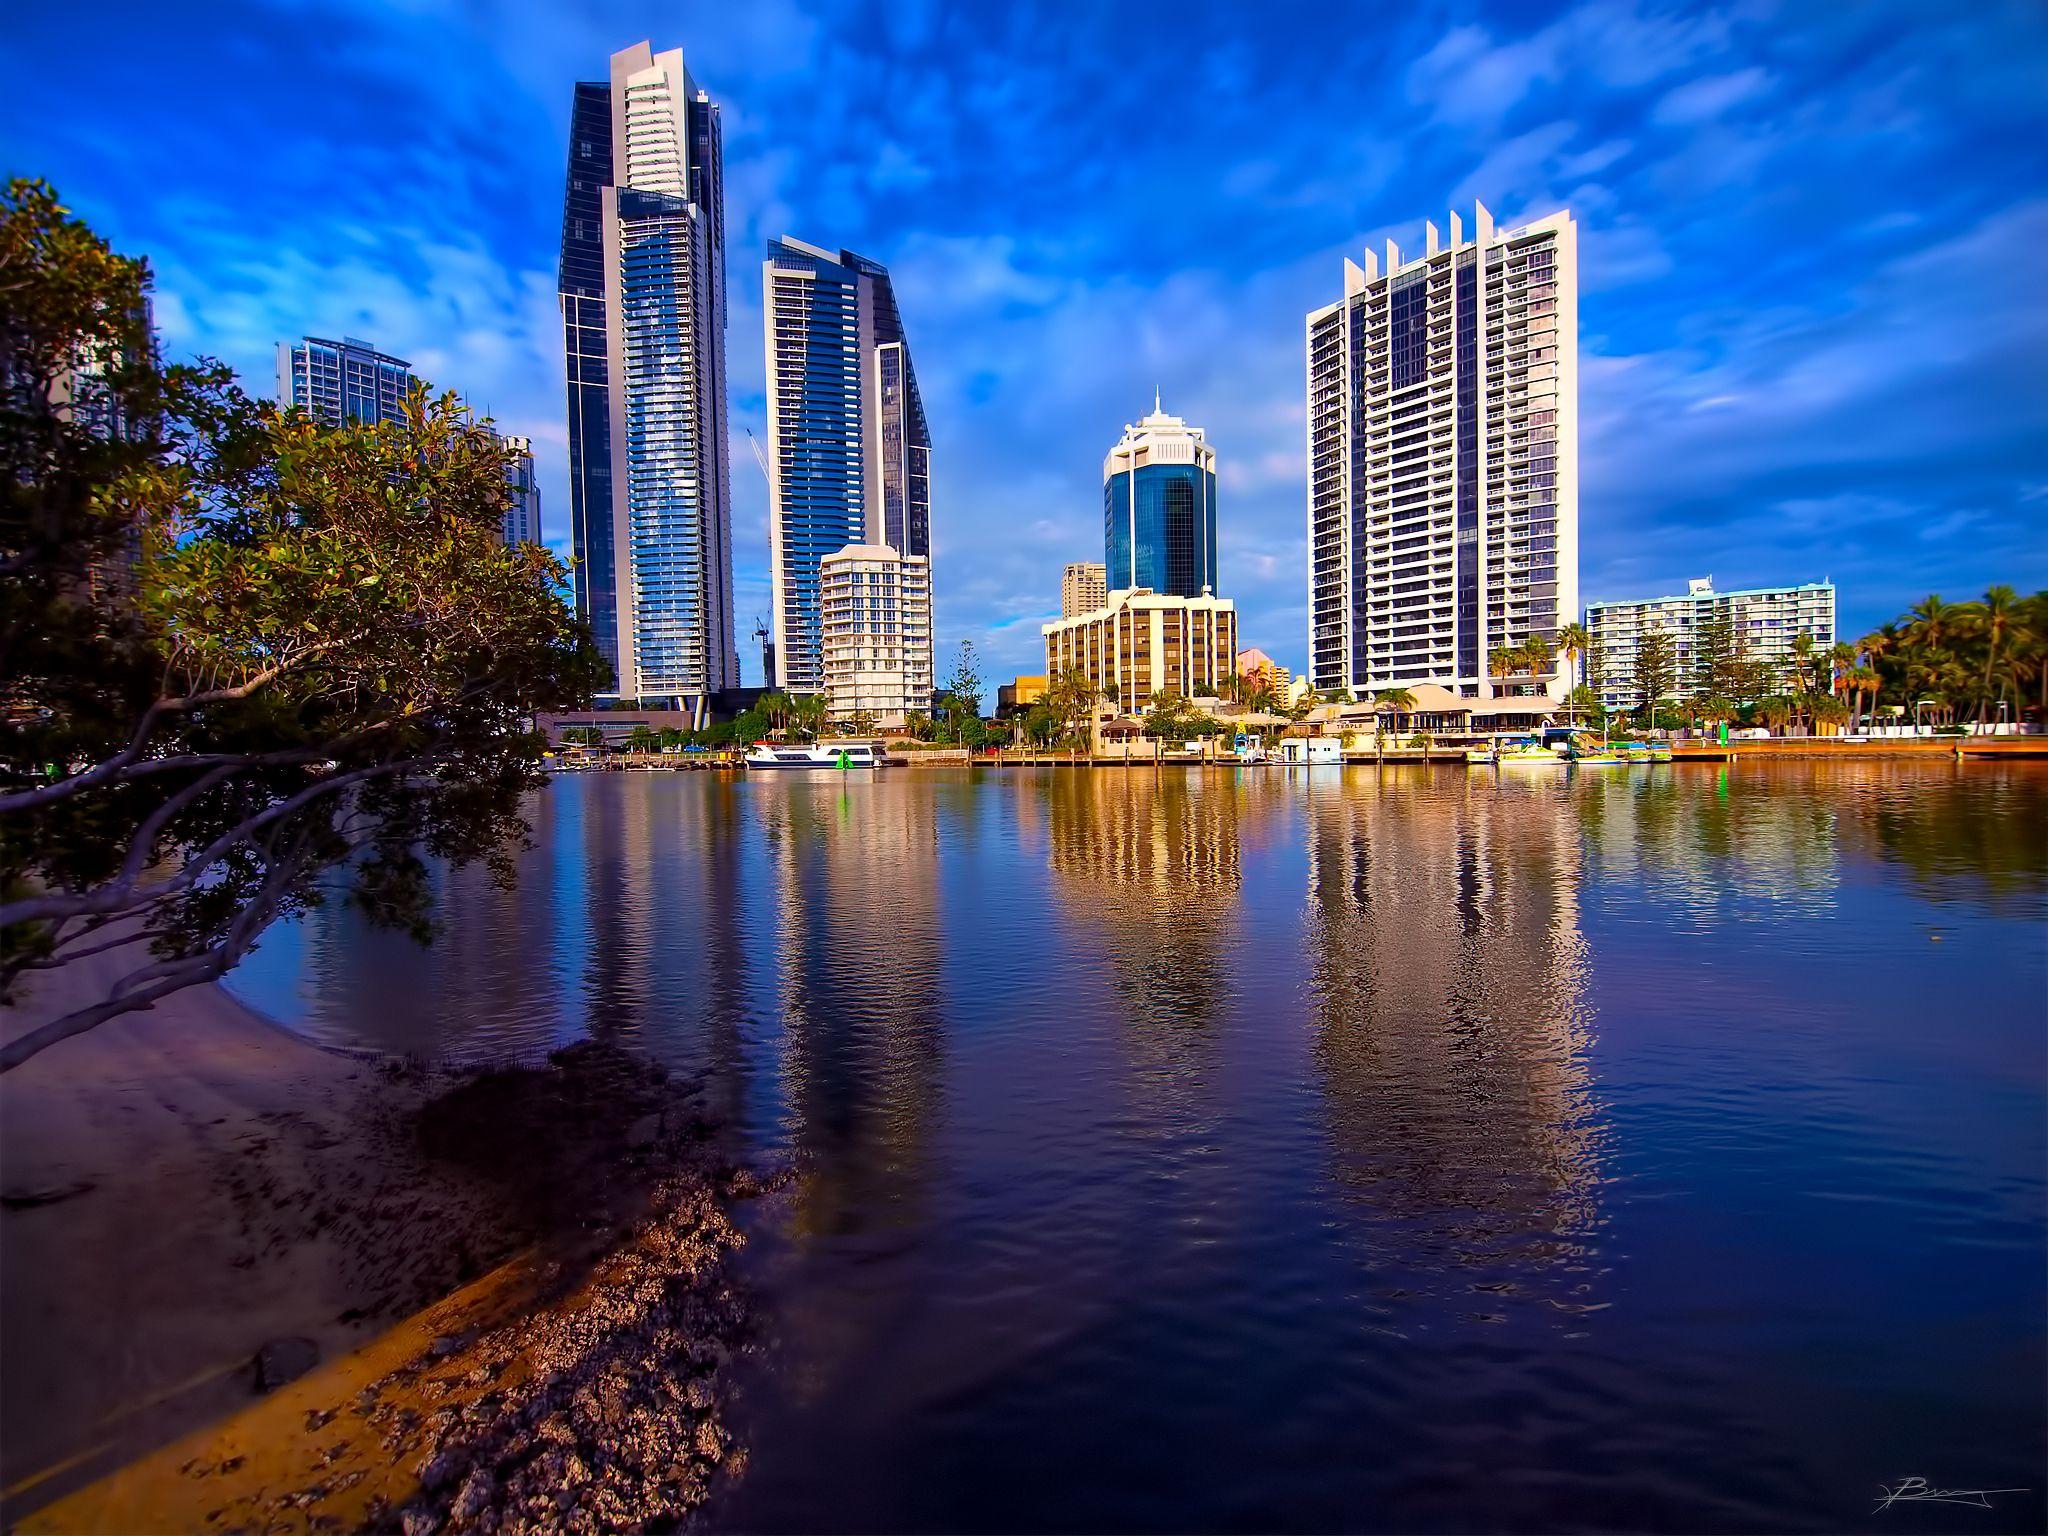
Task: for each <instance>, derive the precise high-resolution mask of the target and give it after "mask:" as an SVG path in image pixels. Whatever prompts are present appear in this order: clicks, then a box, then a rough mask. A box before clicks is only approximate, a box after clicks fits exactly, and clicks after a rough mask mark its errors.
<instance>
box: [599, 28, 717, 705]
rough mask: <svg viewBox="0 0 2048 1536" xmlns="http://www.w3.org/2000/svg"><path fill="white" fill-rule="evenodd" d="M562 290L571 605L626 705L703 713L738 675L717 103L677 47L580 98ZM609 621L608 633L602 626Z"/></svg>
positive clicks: (634, 60)
mask: <svg viewBox="0 0 2048 1536" xmlns="http://www.w3.org/2000/svg"><path fill="white" fill-rule="evenodd" d="M569 137H570V142H569V164H568V175H567V178H566V180H567V185H566V187H565V189H564V196H563V216H562V263H561V272H560V279H559V282H560V292H561V301H562V323H563V337H564V342H565V344H566V347H567V352H568V380H569V385H568V388H569V399H568V417H569V455H570V467H569V481H570V538H571V542H572V544H573V546H574V550H575V554H576V557H577V559H578V561H579V562H582V568H581V569H580V570H579V573H578V579H577V594H576V595H577V610H578V612H579V613H581V614H582V615H583V616H584V617H586V618H588V619H589V620H590V621H591V624H592V627H593V628H594V629H596V630H597V631H598V634H599V646H600V648H601V649H602V650H604V652H605V654H606V656H607V657H608V658H609V659H610V660H611V662H612V663H613V667H614V670H615V674H616V683H615V688H616V691H617V692H618V693H619V694H620V695H623V696H628V697H638V698H662V699H672V700H674V701H676V703H677V705H678V706H679V707H683V708H687V709H690V710H692V711H694V712H699V713H701V712H702V711H703V709H704V708H705V706H706V704H707V702H708V699H709V696H710V695H711V694H713V693H716V692H718V691H719V690H720V689H723V688H726V687H729V686H732V685H735V684H737V682H738V681H739V654H738V652H737V651H736V650H735V648H734V645H733V628H732V502H731V485H730V483H729V479H728V474H729V471H728V466H727V462H726V387H725V228H724V220H725V215H724V207H725V194H724V170H723V151H722V148H721V129H720V123H719V111H718V106H717V104H716V103H715V102H713V101H712V100H711V98H710V96H709V95H707V94H706V93H705V92H704V91H702V90H700V89H698V87H697V84H696V82H695V81H694V80H692V79H691V78H690V75H689V73H688V71H686V70H685V69H684V68H683V56H682V54H681V53H680V52H679V51H674V50H671V51H670V52H667V53H661V54H656V53H654V52H653V51H652V49H651V48H650V47H649V45H648V44H646V43H638V44H635V45H634V46H633V47H631V48H627V49H624V50H622V51H620V52H618V53H615V54H613V55H612V58H611V70H610V78H609V80H608V81H607V82H602V83H600V82H584V83H582V84H579V85H578V86H577V87H576V96H575V100H574V103H573V106H572V110H571V117H570V130H569ZM607 616H609V618H610V620H611V622H610V624H609V626H608V628H609V633H607V632H606V631H607V626H606V624H605V620H606V618H607Z"/></svg>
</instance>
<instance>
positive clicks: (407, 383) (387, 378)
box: [277, 336, 418, 427]
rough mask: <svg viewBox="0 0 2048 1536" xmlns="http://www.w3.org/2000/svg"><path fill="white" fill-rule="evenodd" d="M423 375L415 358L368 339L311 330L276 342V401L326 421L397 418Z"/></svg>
mask: <svg viewBox="0 0 2048 1536" xmlns="http://www.w3.org/2000/svg"><path fill="white" fill-rule="evenodd" d="M417 382H418V381H417V380H416V379H414V378H413V374H412V364H410V363H408V362H407V361H406V360H405V359H404V358H402V357H392V356H390V355H388V354H387V353H383V352H379V351H378V350H377V349H376V347H374V346H372V345H371V344H370V343H369V342H367V341H362V340H359V339H358V338H356V337H354V336H344V337H343V338H342V339H341V340H339V341H332V340H329V339H328V338H326V337H324V336H307V337H305V338H303V339H302V340H299V341H281V342H279V343H278V344H277V403H278V404H279V405H284V406H297V407H298V408H299V409H300V410H302V411H304V412H305V413H306V414H307V415H308V416H311V417H312V418H313V419H314V420H315V421H317V422H319V423H320V424H321V425H322V426H323V427H338V426H340V425H341V424H342V423H343V422H345V421H396V420H398V416H399V411H400V408H401V407H403V406H404V404H405V397H406V396H407V395H408V394H410V393H411V392H412V387H413V385H414V384H415V383H417Z"/></svg>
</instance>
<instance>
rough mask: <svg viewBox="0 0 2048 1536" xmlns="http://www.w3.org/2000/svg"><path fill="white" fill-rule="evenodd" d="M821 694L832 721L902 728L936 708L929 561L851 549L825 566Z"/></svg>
mask: <svg viewBox="0 0 2048 1536" xmlns="http://www.w3.org/2000/svg"><path fill="white" fill-rule="evenodd" d="M818 616H819V633H820V639H821V644H820V647H819V649H820V662H821V665H820V688H821V689H822V691H823V693H824V695H825V700H826V709H827V712H828V713H829V714H830V716H831V718H833V719H834V720H851V719H852V718H854V716H856V715H863V714H866V715H873V716H874V717H875V723H876V724H877V725H878V726H888V727H899V726H902V725H903V724H904V723H905V720H906V717H907V716H908V715H909V714H910V713H911V712H912V711H919V712H928V711H929V710H930V709H931V707H932V569H931V562H930V561H929V560H927V559H926V558H925V557H924V556H923V555H906V554H904V553H902V552H901V551H899V550H896V549H892V548H891V547H890V546H888V545H886V544H848V545H846V546H845V547H843V548H841V549H837V550H834V551H833V552H832V553H831V554H829V555H827V556H825V557H824V559H823V560H821V561H820V562H819V574H818Z"/></svg>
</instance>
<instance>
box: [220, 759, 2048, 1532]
mask: <svg viewBox="0 0 2048 1536" xmlns="http://www.w3.org/2000/svg"><path fill="white" fill-rule="evenodd" d="M534 824H535V846H534V848H533V849H532V851H531V852H530V853H529V854H528V855H527V856H526V858H525V860H524V866H523V875H522V879H521V882H520V884H519V887H518V889H517V890H516V891H515V892H512V893H501V892H498V891H496V890H494V889H493V888H492V887H491V886H490V885H489V883H488V881H487V880H485V879H484V878H483V877H481V876H480V875H479V876H471V875H469V874H464V875H461V876H458V877H456V878H455V879H454V880H453V881H452V882H451V883H450V888H449V891H448V906H449V920H448V927H447V932H446V933H445V935H444V936H443V938H442V941H441V943H440V944H439V945H438V947H436V948H435V949H433V950H432V951H420V950H418V949H415V948H414V947H413V946H411V945H410V943H409V942H408V941H406V940H404V939H401V938H394V937H390V936H385V935H376V934H370V933H366V932H363V931H361V929H360V928H359V927H358V926H356V925H355V924H354V923H353V922H352V921H350V920H348V919H347V918H345V917H342V916H339V915H323V916H319V917H316V918H315V919H313V920H311V921H310V922H309V923H308V924H307V925H306V926H304V927H302V928H299V929H295V930H292V931H289V932H287V933H285V934H282V935H280V936H279V937H277V938H276V939H274V940H273V941H272V942H270V943H268V944H266V946H265V948H264V950H263V951H262V952H261V953H260V954H259V956H258V957H257V958H256V959H254V960H252V961H251V962H250V963H249V964H248V965H247V966H245V967H244V969H243V971H242V972H241V973H239V974H238V976H237V979H236V980H237V986H238V988H239V989H240V990H241V991H242V992H243V993H244V994H245V995H246V996H248V997H249V998H250V999H251V1000H252V1001H253V1002H255V1003H256V1004H258V1005H259V1006H261V1007H263V1008H266V1009H268V1010H270V1011H271V1012H273V1013H275V1014H277V1015H278V1016H280V1017H282V1018H285V1019H286V1020H287V1021H289V1022H291V1023H292V1024H293V1025H294V1026H295V1027H297V1028H300V1029H302V1030H304V1031H305V1032H306V1033H307V1034H309V1035H311V1036H312V1037H314V1038H316V1039H319V1040H322V1041H328V1042H335V1043H345V1044H349V1045H355V1046H365V1045H367V1046H372V1047H378V1048H383V1049H387V1050H403V1051H411V1052H417V1053H421V1054H429V1055H436V1056H440V1057H443V1058H447V1059H454V1060H483V1059H496V1058H503V1057H507V1056H518V1055H531V1054H534V1053H537V1052H540V1051H543V1050H545V1049H547V1048H549V1047H551V1046H553V1045H555V1044H557V1043H561V1042H565V1041H567V1040H570V1039H573V1038H576V1037H577V1036H579V1035H581V1034H583V1033H585V1032H589V1033H593V1034H598V1035H603V1036H606V1037H609V1038H613V1039H617V1040H620V1041H624V1042H627V1043H630V1044H632V1045H634V1046H635V1047H637V1048H640V1049H644V1050H646V1051H649V1052H652V1053H654V1054H655V1055H657V1056H659V1057H661V1058H662V1059H664V1060H666V1061H668V1062H670V1063H672V1064H674V1065H675V1066H677V1067H678V1068H682V1069H685V1070H688V1071H691V1072H701V1073H704V1074H707V1075H708V1082H709V1084H710V1088H711V1093H712V1097H713V1099H714V1101H715V1103H716V1104H717V1105H718V1107H719V1109H720V1111H721V1112H722V1113H723V1114H724V1115H726V1116H727V1117H728V1118H729V1121H730V1123H731V1126H732V1130H733V1134H734V1135H735V1137H736V1138H738V1139H739V1140H740V1142H741V1143H742V1144H743V1145H744V1146H745V1147H747V1148H748V1149H750V1150H752V1151H754V1152H757V1153H758V1154H759V1155H760V1156H762V1157H763V1158H764V1159H773V1158H778V1157H783V1156H787V1155H790V1154H792V1153H795V1154H801V1156H802V1160H803V1167H804V1168H805V1169H806V1174H805V1176H804V1178H803V1179H802V1181H801V1182H800V1184H799V1186H798V1187H797V1189H796V1190H795V1191H794V1192H793V1193H792V1194H791V1195H790V1196H789V1197H788V1199H787V1203H786V1204H784V1205H782V1206H780V1207H779V1208H775V1209H772V1210H767V1211H763V1212H761V1213H760V1214H758V1215H757V1216H755V1217H754V1218H753V1219H754V1221H755V1225H756V1226H757V1228H758V1229H759V1230H758V1231H757V1233H756V1241H755V1242H754V1243H753V1244H752V1245H751V1246H750V1248H749V1249H748V1250H747V1256H746V1260H745V1264H746V1279H747V1281H748V1283H749V1284H750V1285H751V1286H752V1287H753V1288H754V1289H755V1290H756V1291H757V1292H758V1293H759V1295H760V1296H761V1298H762V1300H763V1302H764V1305H765V1309H766V1315H767V1317H768V1319H769V1328H768V1332H769V1338H770V1345H769V1347H768V1349H767V1350H766V1351H765V1352H764V1354H763V1355H762V1357H761V1358H759V1359H758V1360H756V1361H754V1362H752V1363H750V1364H749V1365H748V1366H747V1367H746V1373H745V1380H744V1383H743V1385H744V1402H743V1406H742V1420H743V1423H744V1425H745V1428H746V1432H747V1437H748V1440H749V1443H750V1445H751V1448H752V1449H751V1455H752V1462H751V1467H750V1470H749V1472H748V1475H747V1477H746V1478H745V1479H744V1481H743V1482H742V1483H740V1484H739V1485H738V1486H737V1487H736V1488H734V1489H733V1490H732V1491H731V1492H730V1493H728V1494H727V1495H725V1496H724V1497H723V1499H722V1500H721V1501H719V1502H717V1503H715V1504H714V1505H713V1506H712V1508H711V1510H710V1514H711V1516H712V1523H713V1524H715V1525H723V1526H729V1527H738V1528H744V1529H749V1530H817V1529H827V1530H1020V1529H1061V1530H1068V1529H1091V1530H1094V1529H1125V1528H1128V1529H1134V1530H1186V1529H1255V1528H1262V1529H1286V1530H1303V1529H1372V1530H1462V1529H1473V1528H1493V1527H1514V1528H1522V1529H1578V1528H1593V1527H1598V1528H1611V1529H1678V1530H1758V1531H1764V1530H1802V1529H1820V1530H1831V1529H1845V1528H1854V1529H1868V1528H1880V1529H1883V1528H1892V1529H1897V1530H1901V1531H1911V1530H1949V1529H1956V1530H1969V1531H2005V1530H2038V1529H2041V1528H2042V1526H2043V1524H2044V1522H2048V1505H2044V1501H2043V1496H2042V1492H2041V1490H2042V1488H2043V1485H2044V1480H2048V1479H2044V1470H2043V1464H2042V1463H2043V1444H2044V1438H2048V1411H2044V1402H2043V1387H2044V1382H2048V1331H2044V1314H2048V1188H2044V1164H2048V1129H2044V1127H2048V1109H2044V1087H2048V1031H2044V1027H2043V1026H2044V1022H2048V945H2044V933H2048V928H2044V922H2043V919H2044V916H2048V769H2044V768H2042V767H2039V766H2031V765H2024V764H2013V765H2005V766H1984V765H1975V764H1971V765H1958V766H1941V767H1933V766H1928V767H1921V766H1897V767H1894V766H1890V765H1871V766H1864V765H1804V764H1784V765H1777V766H1774V767H1770V768H1741V769H1736V770H1724V769H1718V768H1711V767H1703V766H1686V765H1680V766H1676V767H1670V768H1655V769H1645V768H1636V769H1624V770H1605V771H1597V770H1596V771H1584V772H1577V773H1575V774H1573V775H1572V776H1571V777H1569V778H1567V777H1566V776H1565V775H1563V774H1561V773H1553V774H1549V775H1547V776H1537V775H1536V774H1534V773H1526V774H1525V776H1524V777H1521V778H1517V777H1516V776H1514V774H1513V772H1510V773H1509V774H1508V776H1507V777H1505V778H1504V779H1497V778H1496V777H1495V776H1494V775H1492V774H1483V773H1470V774H1468V773H1467V772H1465V771H1463V770H1449V769H1441V768H1440V769H1412V768H1411V769H1389V770H1386V771H1385V773H1384V774H1378V773H1375V772H1374V771H1373V770H1371V769H1344V770H1335V769H1327V770H1314V771H1312V772H1309V773H1299V772H1297V773H1293V774H1289V773H1286V772H1283V771H1280V770H1263V771H1249V772H1243V773H1238V772H1232V771H1227V770H1210V771H1207V772H1188V771H1174V772H1169V773H1167V774H1165V775H1164V776H1163V777H1161V776H1155V775H1154V774H1153V773H1149V772H1145V771H1138V772H1133V773H1123V772H1119V771H1102V770H1098V771H1073V770H1059V771H1041V772H1038V773H1035V774H1033V773H1022V774H1019V773H1004V774H994V773H982V774H979V775H977V774H974V773H972V772H970V771H966V770H962V771H958V772H946V771H923V770H918V771H910V770H901V771H894V772H890V773H887V774H884V775H882V776H881V777H880V778H879V779H874V778H869V777H864V776H863V777H856V778H852V779H847V778H842V777H839V776H834V775H830V774H826V775H819V776H817V777H809V776H802V777H763V778H753V779H745V780H738V779H730V780H729V779H726V778H722V777H717V776H713V775H709V774H689V775H682V774H677V775H667V774H663V775H628V774H614V775H603V776H586V777H568V778H564V779H562V780H560V781H559V782H557V783H556V784H555V785H554V786H553V787H552V788H551V789H550V790H549V791H548V792H547V793H546V794H545V795H544V796H543V797H541V799H540V800H539V802H538V804H537V807H536V813H535V818H534ZM1913 1475H1920V1476H1925V1477H1927V1478H1929V1479H1930V1480H1932V1481H1933V1482H1935V1483H1936V1484H1938V1485H1940V1486H1944V1487H1949V1488H1963V1489H1975V1488H1990V1489H2005V1488H2022V1489H2027V1490H2029V1491H2028V1492H2025V1493H2008V1494H2002V1495H1999V1496H1997V1497H1995V1498H1994V1499H1993V1500H1992V1508H1991V1509H1990V1510H1988V1511H1987V1510H1984V1509H1980V1508H1974V1507H1970V1506H1968V1505H1957V1504H1918V1505H1910V1506H1906V1505H1902V1506H1898V1507H1895V1508H1893V1509H1890V1510H1887V1511H1885V1512H1883V1513H1881V1514H1879V1513H1875V1512H1874V1506H1875V1503H1876V1496H1877V1493H1878V1489H1879V1486H1880V1484H1882V1483H1887V1482H1895V1481H1896V1480H1897V1479H1900V1478H1903V1477H1908V1476H1913Z"/></svg>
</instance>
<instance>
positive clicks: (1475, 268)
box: [1308, 206, 1579, 698]
mask: <svg viewBox="0 0 2048 1536" xmlns="http://www.w3.org/2000/svg"><path fill="white" fill-rule="evenodd" d="M1308 436H1309V482H1308V542H1309V675H1310V679H1311V681H1312V682H1313V683H1314V684H1315V686H1316V687H1317V688H1318V689H1323V690H1328V689H1336V688H1348V689H1350V690H1351V691H1352V692H1353V693H1355V694H1360V695H1363V694H1367V693H1373V692H1378V691H1380V690H1384V689H1391V688H1403V687H1409V688H1412V687H1414V686H1416V685H1418V684H1423V683H1431V684H1437V685H1440V686H1442V687H1445V688H1447V689H1450V690H1451V691H1452V692H1454V693H1455V694H1457V695H1458V696H1460V697H1463V698H1488V697H1491V696H1492V694H1493V692H1494V683H1495V680H1494V679H1493V678H1492V677H1491V676H1490V675H1489V672H1490V667H1489V660H1488V658H1489V654H1490V653H1491V652H1493V651H1495V650H1496V649H1498V648H1500V647H1503V646H1519V645H1520V644H1521V643H1522V642H1523V641H1525V640H1527V639H1528V638H1529V637H1530V636H1532V635H1541V636H1543V637H1545V638H1547V639H1550V638H1554V637H1555V635H1556V633H1557V630H1558V628H1559V626H1560V625H1561V624H1563V623H1566V622H1569V621H1570V619H1571V618H1572V617H1573V616H1574V615H1575V614H1576V613H1577V611H1578V579H1579V576H1578V572H1579V545H1578V541H1579V526H1578V524H1579V486H1578V255H1577V225H1576V224H1575V223H1574V222H1573V220H1572V217H1571V214H1570V213H1569V212H1564V211H1561V212H1558V213H1554V214H1551V215H1549V216H1548V217H1546V218H1542V219H1538V220H1535V221H1534V222H1532V223H1530V224H1526V225H1523V226H1521V227H1520V228H1517V229H1509V230H1496V229H1495V228H1494V223H1493V217H1492V215H1491V214H1489V213H1488V212H1487V211H1486V209H1485V207H1484V206H1481V207H1480V208H1479V209H1478V217H1477V221H1476V224H1475V227H1474V229H1473V232H1472V238H1471V239H1469V240H1468V239H1466V238H1465V235H1464V231H1463V227H1462V224H1461V222H1460V220H1459V217H1458V215H1457V214H1455V213H1454V214H1452V215H1451V220H1450V238H1449V240H1448V242H1446V241H1444V240H1442V239H1441V237H1440V236H1439V234H1438V232H1437V228H1436V226H1435V225H1434V224H1431V225H1429V226H1428V247H1427V249H1426V251H1425V252H1424V253H1423V254H1422V255H1420V256H1417V257H1414V258H1413V259H1411V260H1408V261H1405V262H1404V261H1403V260H1402V259H1401V253H1400V251H1399V250H1398V249H1397V248H1396V247H1395V246H1394V244H1393V242H1392V241H1389V242H1388V243H1387V261H1386V270H1385V271H1384V272H1382V271H1381V270H1380V265H1379V260H1378V257H1377V256H1375V255H1373V254H1371V253H1367V255H1366V258H1365V266H1364V267H1363V268H1362V269H1361V268H1360V267H1359V266H1358V265H1357V264H1356V263H1354V262H1350V261H1346V262H1345V264H1344V295H1343V298H1342V299H1341V300H1339V301H1338V302H1337V303H1335V304H1331V305H1328V306H1326V307H1325V308H1322V309H1318V310H1316V311H1314V312H1313V313H1311V314H1310V315H1309V317H1308ZM1546 687H1547V691H1549V692H1551V693H1553V694H1557V693H1562V692H1563V691H1564V690H1565V687H1566V683H1565V680H1564V678H1563V676H1562V673H1561V671H1560V674H1559V676H1557V677H1555V678H1552V679H1550V680H1549V681H1548V682H1547V685H1546Z"/></svg>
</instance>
